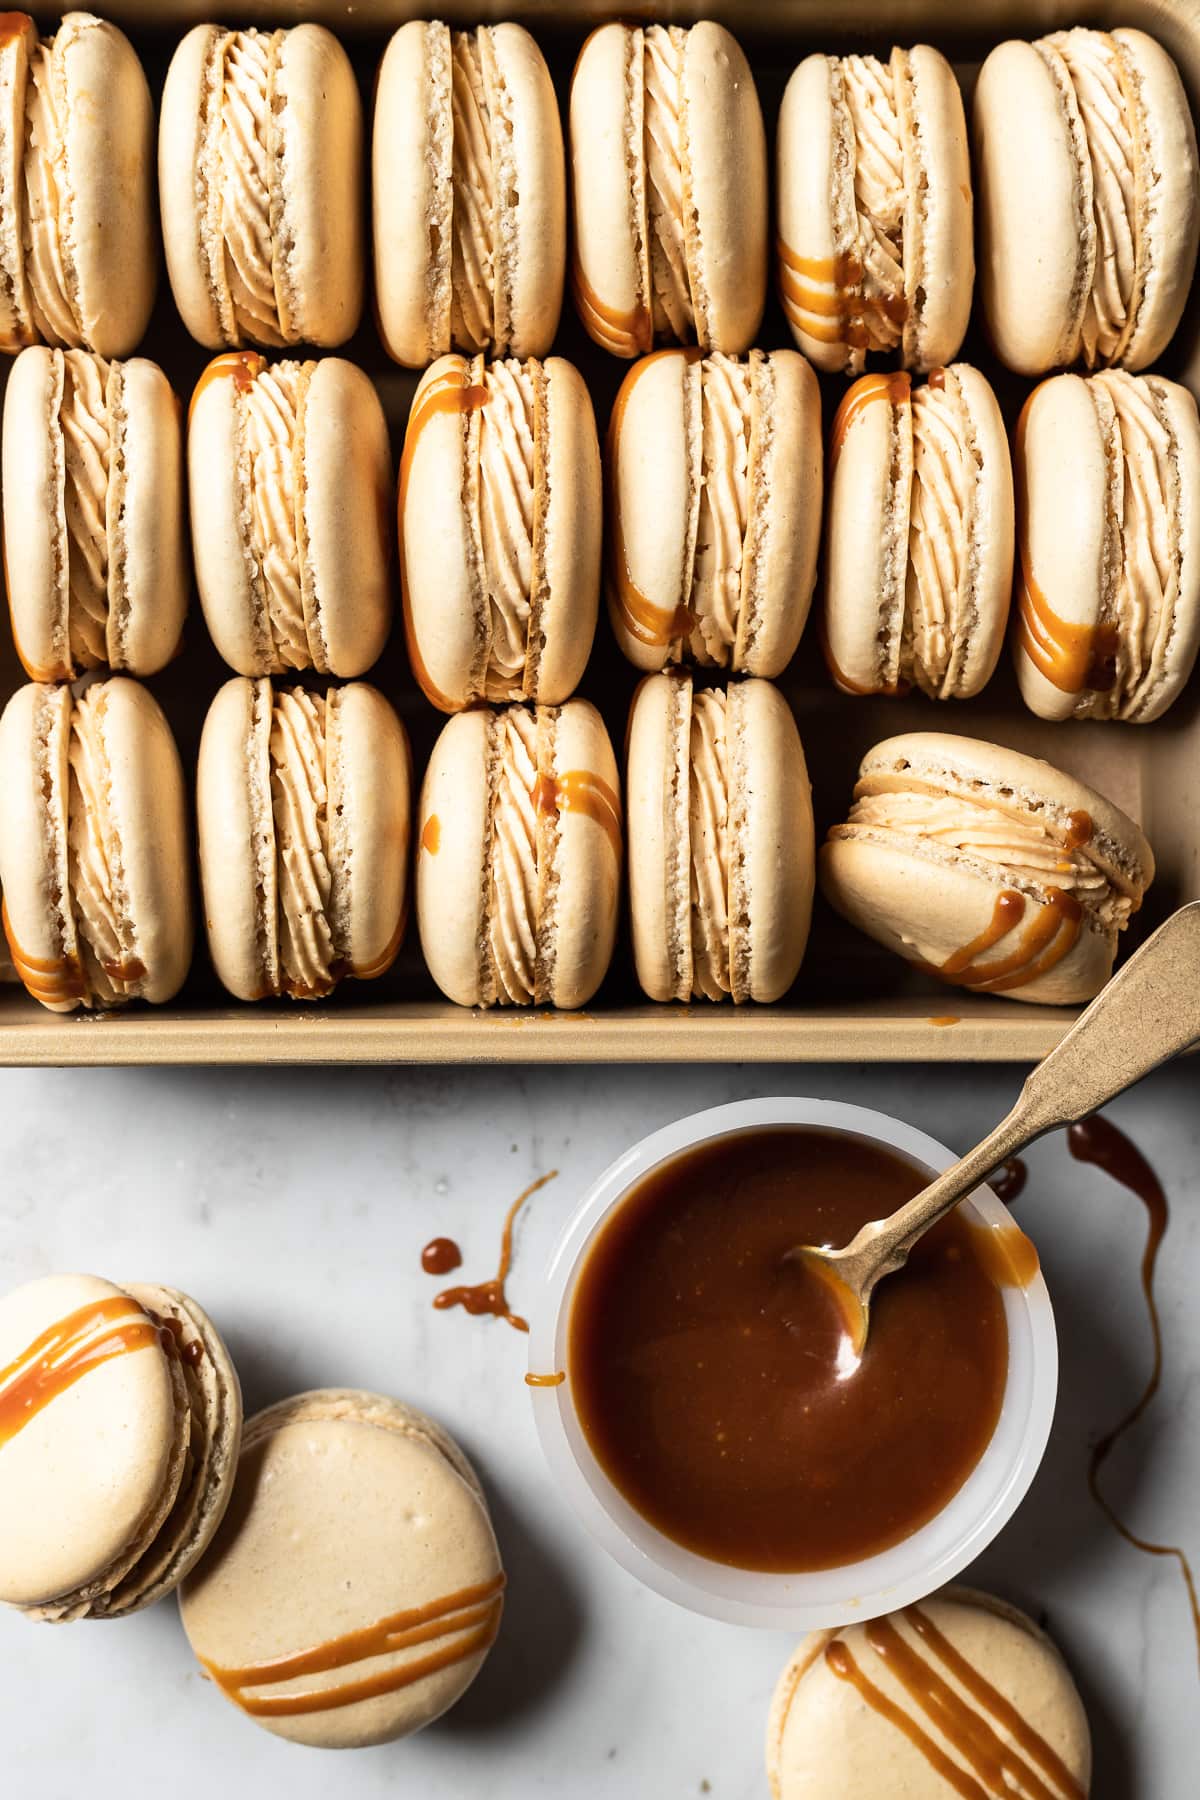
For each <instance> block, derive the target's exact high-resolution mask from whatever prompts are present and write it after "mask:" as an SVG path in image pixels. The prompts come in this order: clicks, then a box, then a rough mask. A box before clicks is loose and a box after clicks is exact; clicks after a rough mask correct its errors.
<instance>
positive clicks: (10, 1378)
mask: <svg viewBox="0 0 1200 1800" xmlns="http://www.w3.org/2000/svg"><path fill="white" fill-rule="evenodd" d="M154 1347H157V1348H158V1349H160V1350H165V1349H167V1347H168V1346H167V1344H166V1341H165V1338H164V1334H163V1332H162V1330H161V1328H160V1327H159V1326H158V1325H157V1324H155V1322H154V1320H153V1319H152V1318H151V1317H150V1315H149V1314H148V1313H147V1312H146V1310H145V1308H144V1307H141V1306H139V1305H138V1303H137V1301H136V1300H133V1299H131V1298H130V1297H129V1295H128V1294H114V1295H113V1296H112V1297H111V1299H107V1300H96V1301H90V1302H89V1303H88V1304H87V1305H86V1306H80V1307H77V1308H76V1309H75V1311H74V1312H72V1313H68V1314H67V1316H66V1318H64V1319H58V1320H56V1321H55V1323H54V1324H53V1325H49V1326H47V1328H46V1330H45V1331H43V1332H42V1333H41V1335H40V1336H39V1337H36V1338H35V1339H34V1340H33V1342H32V1344H30V1345H28V1346H27V1347H26V1349H24V1350H22V1352H21V1353H20V1355H19V1356H17V1357H15V1358H14V1359H13V1361H12V1362H10V1363H9V1364H8V1366H7V1368H4V1369H0V1446H3V1445H4V1444H6V1443H8V1441H9V1440H10V1438H14V1437H15V1436H16V1435H17V1433H18V1431H20V1430H21V1429H22V1428H23V1427H24V1426H26V1425H28V1424H29V1422H30V1420H31V1419H34V1418H36V1417H37V1415H38V1413H40V1412H41V1411H42V1409H43V1407H46V1406H49V1404H50V1402H51V1401H52V1400H56V1399H57V1398H58V1396H59V1395H60V1394H63V1393H65V1392H66V1390H67V1389H68V1388H70V1387H74V1385H75V1383H76V1382H77V1381H80V1380H82V1378H83V1377H84V1376H85V1375H87V1374H90V1372H91V1371H92V1370H93V1369H98V1368H100V1366H101V1365H102V1364H103V1363H106V1362H111V1361H112V1359H113V1358H114V1357H115V1356H125V1355H127V1354H129V1352H131V1351H133V1350H149V1349H152V1348H154Z"/></svg>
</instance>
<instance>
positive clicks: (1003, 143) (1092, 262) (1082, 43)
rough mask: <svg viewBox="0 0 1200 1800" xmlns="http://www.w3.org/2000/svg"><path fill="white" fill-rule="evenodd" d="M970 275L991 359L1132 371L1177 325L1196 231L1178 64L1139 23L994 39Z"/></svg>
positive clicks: (977, 110) (985, 86)
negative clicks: (1026, 39)
mask: <svg viewBox="0 0 1200 1800" xmlns="http://www.w3.org/2000/svg"><path fill="white" fill-rule="evenodd" d="M974 149H975V169H976V177H977V180H978V184H979V276H980V293H981V297H982V301H983V312H984V319H985V322H986V325H987V328H988V331H989V333H990V335H991V338H992V341H993V343H994V345H995V347H996V350H997V352H998V354H999V356H1000V358H1001V360H1002V361H1003V362H1005V363H1007V364H1008V366H1009V368H1010V369H1016V370H1017V371H1018V373H1020V374H1022V375H1041V374H1044V373H1045V372H1046V371H1047V370H1049V369H1056V368H1064V367H1066V366H1067V365H1069V364H1070V363H1074V362H1079V361H1082V362H1084V363H1085V364H1086V365H1087V367H1088V368H1089V369H1094V368H1097V367H1101V366H1104V365H1108V364H1113V363H1120V364H1122V365H1123V366H1124V367H1125V368H1127V369H1145V368H1147V367H1149V365H1150V364H1151V363H1152V362H1154V361H1155V360H1156V359H1157V358H1158V357H1159V356H1161V355H1162V352H1163V351H1164V350H1165V349H1166V347H1167V345H1168V343H1169V342H1170V340H1171V338H1172V336H1173V335H1174V332H1175V328H1176V326H1177V325H1178V324H1179V320H1180V317H1181V315H1182V313H1183V308H1184V305H1185V303H1186V301H1187V296H1188V290H1189V288H1190V286H1191V280H1192V272H1193V270H1194V268H1195V265H1196V245H1197V239H1198V237H1200V187H1198V183H1200V174H1198V169H1197V158H1196V133H1195V128H1194V126H1193V124H1192V116H1191V113H1190V111H1189V110H1188V102H1187V95H1186V94H1185V92H1184V88H1183V83H1182V82H1181V80H1180V78H1179V71H1178V70H1177V69H1176V67H1175V64H1174V63H1173V62H1172V61H1171V58H1170V57H1169V56H1168V55H1167V52H1166V51H1165V50H1164V49H1163V47H1162V45H1161V44H1159V43H1157V42H1156V41H1155V40H1154V39H1153V38H1150V37H1147V36H1146V34H1145V33H1144V32H1141V31H1127V30H1120V31H1112V32H1108V31H1090V30H1087V29H1085V28H1083V27H1076V28H1075V29H1073V30H1070V31H1056V32H1053V33H1052V34H1051V35H1050V36H1049V37H1044V38H1038V39H1037V40H1036V41H1035V42H1034V43H1031V44H1027V43H1020V42H1017V41H1016V40H1015V39H1014V40H1010V41H1009V42H1008V43H1004V44H1000V45H998V46H997V48H996V49H994V50H993V51H992V52H991V54H990V56H989V57H988V58H987V60H986V62H985V63H984V65H983V68H982V69H981V70H980V73H979V80H978V82H977V84H976V88H975V106H974Z"/></svg>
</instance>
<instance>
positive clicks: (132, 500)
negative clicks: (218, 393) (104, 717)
mask: <svg viewBox="0 0 1200 1800" xmlns="http://www.w3.org/2000/svg"><path fill="white" fill-rule="evenodd" d="M120 394H121V413H122V417H123V421H124V429H123V432H122V438H121V451H122V454H123V462H124V495H123V507H122V511H121V515H120V523H119V531H120V537H121V540H122V541H123V551H124V554H123V557H122V576H123V580H124V584H125V606H124V609H123V615H122V616H121V617H120V618H114V617H113V615H112V613H111V611H110V614H109V627H108V656H109V663H110V666H112V667H120V668H123V669H127V670H128V671H129V673H130V674H131V675H155V674H157V673H158V671H159V670H160V669H163V668H165V667H166V665H167V663H169V662H170V660H171V658H172V657H173V656H174V655H175V653H176V651H177V650H178V649H179V643H180V637H181V634H182V632H183V620H184V614H185V613H186V611H187V600H188V585H189V580H190V575H189V571H188V567H187V561H186V556H185V549H184V542H185V540H184V513H183V444H182V438H181V428H180V411H179V401H178V398H177V396H176V394H175V392H174V390H173V389H172V387H171V384H170V383H169V382H168V380H167V378H166V376H165V375H164V374H163V372H162V370H161V369H160V368H159V367H158V365H157V364H156V363H152V362H148V361H147V360H146V359H145V358H144V357H140V356H138V357H134V358H133V359H132V360H131V361H129V362H127V363H124V364H123V365H122V367H121V371H120ZM110 487H111V476H110ZM111 538H112V532H111V528H110V543H111Z"/></svg>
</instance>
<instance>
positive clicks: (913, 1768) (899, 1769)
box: [767, 1587, 1092, 1800]
mask: <svg viewBox="0 0 1200 1800" xmlns="http://www.w3.org/2000/svg"><path fill="white" fill-rule="evenodd" d="M1091 1772H1092V1744H1091V1734H1090V1732H1089V1730H1088V1722H1087V1714H1086V1713H1085V1712H1084V1710H1083V1702H1082V1700H1081V1699H1080V1697H1079V1693H1078V1690H1077V1689H1076V1686H1075V1683H1074V1682H1073V1681H1072V1679H1071V1674H1070V1671H1069V1669H1068V1668H1067V1666H1066V1664H1065V1662H1064V1661H1063V1659H1062V1657H1061V1656H1060V1655H1059V1652H1058V1651H1057V1650H1056V1648H1055V1647H1054V1645H1053V1644H1052V1643H1051V1641H1050V1639H1049V1638H1048V1637H1047V1636H1046V1634H1045V1632H1043V1631H1041V1630H1039V1628H1038V1627H1037V1626H1036V1625H1035V1624H1034V1622H1033V1620H1032V1619H1030V1618H1027V1617H1026V1615H1025V1614H1024V1613H1023V1612H1019V1611H1018V1610H1017V1608H1016V1607H1015V1606H1009V1605H1008V1604H1007V1602H1005V1601H1003V1600H997V1599H995V1598H993V1596H992V1595H990V1594H981V1593H977V1592H976V1591H975V1590H974V1589H970V1588H959V1587H949V1588H943V1589H942V1590H941V1592H940V1593H937V1594H932V1595H931V1596H930V1597H929V1599H927V1600H922V1601H921V1602H920V1604H919V1605H917V1606H907V1607H905V1608H904V1610H903V1611H902V1612H894V1613H889V1614H888V1615H887V1616H886V1617H884V1618H881V1619H873V1620H871V1621H870V1622H869V1623H868V1624H865V1625H846V1626H843V1627H841V1629H840V1630H837V1631H816V1632H813V1633H811V1634H810V1636H808V1637H806V1638H805V1639H804V1640H803V1641H802V1643H801V1644H800V1646H799V1648H798V1649H797V1651H796V1654H795V1655H794V1656H793V1657H792V1660H791V1661H790V1662H789V1664H788V1665H787V1667H786V1668H785V1669H784V1671H783V1674H782V1675H781V1676H780V1678H779V1682H778V1685H777V1687H776V1689H775V1697H774V1700H773V1701H772V1704H771V1714H770V1718H769V1720H768V1723H767V1777H768V1780H769V1781H770V1784H771V1793H772V1794H773V1796H774V1800H884V1797H885V1796H887V1795H900V1794H903V1795H904V1796H905V1800H953V1797H954V1796H956V1795H957V1796H961V1795H963V1794H967V1793H969V1794H978V1795H979V1796H980V1797H981V1800H982V1797H983V1796H984V1795H985V1794H986V1795H996V1796H1000V1795H1006V1794H1012V1795H1016V1794H1018V1793H1021V1794H1039V1795H1042V1796H1044V1797H1045V1800H1080V1797H1081V1796H1082V1795H1084V1794H1086V1793H1087V1792H1088V1790H1089V1788H1090V1785H1091Z"/></svg>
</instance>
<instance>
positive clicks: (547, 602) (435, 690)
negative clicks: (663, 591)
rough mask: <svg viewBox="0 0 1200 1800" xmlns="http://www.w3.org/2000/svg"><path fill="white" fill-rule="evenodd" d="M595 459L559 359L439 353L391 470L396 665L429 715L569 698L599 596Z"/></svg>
mask: <svg viewBox="0 0 1200 1800" xmlns="http://www.w3.org/2000/svg"><path fill="white" fill-rule="evenodd" d="M601 515H602V501H601V487H600V450H599V446H598V444H597V441H596V420H595V416H594V414H593V412H592V402H591V400H590V398H589V396H588V390H587V387H586V385H585V383H584V381H583V379H582V377H581V376H580V374H579V372H578V371H577V370H576V369H575V368H573V367H572V365H571V364H570V363H569V362H564V361H563V359H562V357H560V356H552V357H549V358H548V359H547V360H546V361H545V362H539V361H537V360H536V358H530V359H529V360H527V361H525V362H517V361H515V360H507V361H504V362H495V363H485V362H484V360H483V357H482V356H476V357H471V358H468V357H465V356H443V357H440V358H439V359H438V361H437V362H436V363H434V365H433V367H432V368H431V369H429V370H428V371H427V372H426V374H425V375H424V376H423V377H422V379H421V383H420V385H419V387H418V388H417V391H416V394H415V395H414V397H413V403H412V410H411V411H410V413H409V416H408V430H407V432H406V434H405V439H404V455H403V460H402V462H401V468H400V502H399V516H400V570H401V584H402V587H403V590H404V625H405V631H406V633H407V637H408V652H409V660H410V662H411V663H412V668H413V673H414V675H415V676H416V678H417V681H418V682H419V683H420V685H421V688H422V689H423V691H424V693H425V697H426V699H428V700H429V701H431V702H432V704H433V705H434V706H437V707H440V708H441V710H442V711H443V712H459V711H461V709H462V708H463V707H464V706H473V705H475V704H476V703H477V702H479V701H508V700H537V701H541V702H543V703H545V704H546V705H551V706H557V705H559V704H561V702H562V701H564V700H567V699H569V698H570V696H571V694H572V693H573V692H574V690H575V688H576V686H577V684H578V683H579V681H580V679H581V677H582V675H583V671H584V669H585V668H586V667H587V660H588V656H589V655H590V653H591V648H592V639H593V637H594V635H595V630H596V609H597V606H598V604H599V592H600V534H601Z"/></svg>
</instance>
